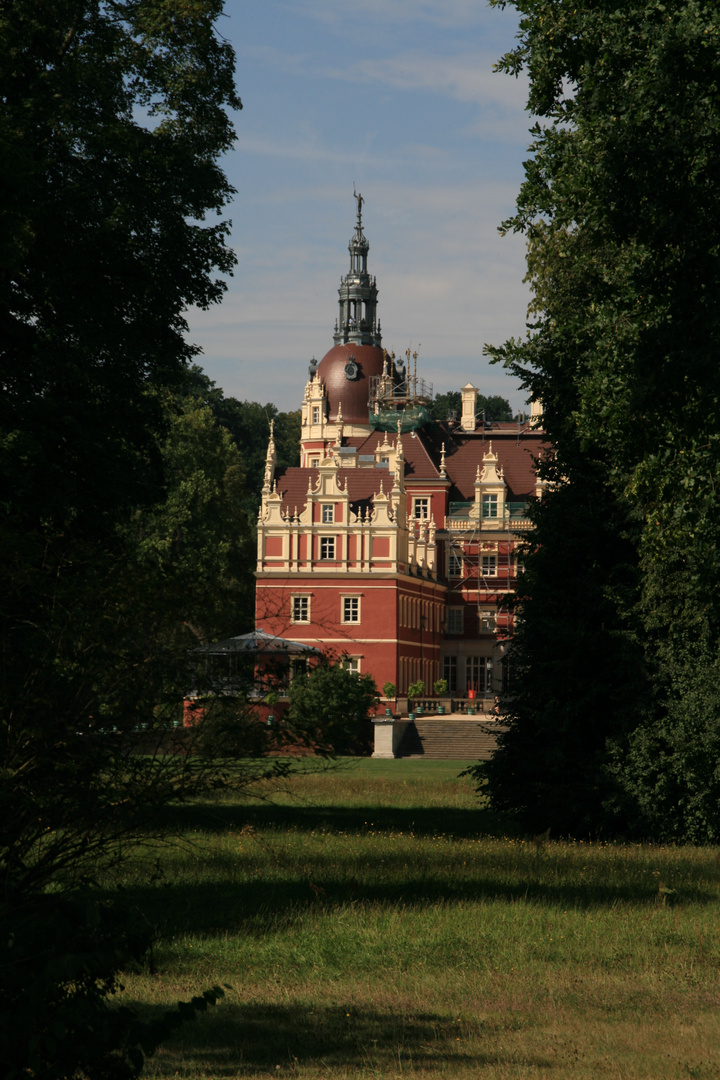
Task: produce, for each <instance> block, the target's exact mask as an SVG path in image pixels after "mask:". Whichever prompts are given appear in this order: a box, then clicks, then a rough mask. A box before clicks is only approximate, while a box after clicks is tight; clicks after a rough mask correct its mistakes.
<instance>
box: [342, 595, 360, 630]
mask: <svg viewBox="0 0 720 1080" xmlns="http://www.w3.org/2000/svg"><path fill="white" fill-rule="evenodd" d="M340 604H341V608H340V622H342V623H351V624H353V625H357V624H358V623H359V622H360V597H359V596H341V597H340ZM348 614H349V615H350V617H349V618H348Z"/></svg>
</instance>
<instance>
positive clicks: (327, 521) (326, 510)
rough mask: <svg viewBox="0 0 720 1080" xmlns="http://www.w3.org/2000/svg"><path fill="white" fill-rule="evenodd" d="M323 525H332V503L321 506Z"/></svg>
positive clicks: (333, 511) (333, 509) (333, 516)
mask: <svg viewBox="0 0 720 1080" xmlns="http://www.w3.org/2000/svg"><path fill="white" fill-rule="evenodd" d="M321 520H322V523H323V525H332V523H333V521H334V520H335V507H334V505H333V504H332V503H323V504H322V517H321Z"/></svg>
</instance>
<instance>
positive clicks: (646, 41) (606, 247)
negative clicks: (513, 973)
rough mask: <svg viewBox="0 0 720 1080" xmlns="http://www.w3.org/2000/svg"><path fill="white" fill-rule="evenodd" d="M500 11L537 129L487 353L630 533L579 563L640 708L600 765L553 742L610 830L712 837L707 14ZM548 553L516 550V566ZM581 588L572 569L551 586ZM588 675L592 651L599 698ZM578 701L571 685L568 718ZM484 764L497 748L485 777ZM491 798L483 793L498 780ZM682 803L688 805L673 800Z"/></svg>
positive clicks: (713, 211)
mask: <svg viewBox="0 0 720 1080" xmlns="http://www.w3.org/2000/svg"><path fill="white" fill-rule="evenodd" d="M513 5H514V6H515V7H517V8H518V10H519V11H520V12H521V15H522V20H521V28H520V34H519V38H520V42H519V45H518V48H517V49H515V50H514V51H513V52H512V53H510V54H508V55H507V56H506V57H504V58H503V59H502V61H501V65H500V66H501V68H502V69H504V70H506V71H508V72H511V73H517V72H518V71H520V70H521V69H522V68H526V70H527V72H528V74H529V77H530V93H529V101H528V105H529V108H530V109H531V111H532V112H534V113H535V114H536V115H537V116H538V117H540V122H539V123H538V124H537V125H536V127H535V128H534V129H533V140H534V141H533V146H532V156H531V158H530V160H529V161H528V162H526V165H525V169H526V179H525V183H524V184H523V186H522V189H521V192H520V195H519V198H518V204H517V214H516V215H515V217H513V218H512V219H510V220H509V221H508V222H506V223H505V228H507V229H513V230H516V231H523V232H524V233H525V234H526V236H527V238H528V278H529V281H530V283H531V285H532V287H533V291H534V303H533V311H534V315H535V317H536V321H535V322H534V323H533V324H532V326H531V333H530V335H529V337H528V338H527V339H526V340H524V341H522V342H516V341H513V342H509V343H507V344H506V346H505V347H504V348H503V349H502V350H497V351H495V350H491V351H494V352H495V355H496V356H497V357H498V358H500V359H502V360H504V362H505V363H506V364H508V366H509V367H511V369H512V370H513V371H514V372H515V373H516V374H517V375H519V376H520V377H521V378H522V380H523V383H524V385H525V386H526V387H527V388H528V390H530V391H531V393H532V394H533V396H535V397H537V398H539V399H540V400H541V401H542V405H543V409H544V416H545V427H546V429H547V431H548V435H549V439H550V441H551V442H552V443H553V445H554V446H555V447H556V448H557V451H558V454H559V460H560V462H561V464H562V478H563V483H564V484H565V485H566V486H567V487H568V488H569V489H570V494H569V495H567V496H565V498H569V499H571V501H572V502H573V505H576V506H578V507H580V506H582V505H583V500H584V498H585V496H586V482H587V477H588V474H590V475H593V476H595V477H596V482H595V484H594V485H593V488H592V490H594V491H595V493H596V497H597V499H598V500H599V502H598V504H599V505H601V506H603V507H605V512H606V514H607V521H608V522H612V523H619V527H620V529H621V531H622V535H623V536H625V537H626V538H627V540H628V542H629V543H630V544H631V545H632V547H633V549H634V555H633V556H631V557H628V555H627V551H625V552H624V553H622V552H619V551H617V550H613V549H612V545H611V550H610V552H609V553H608V555H603V558H602V559H599V560H597V561H596V563H595V567H596V570H597V572H598V575H599V577H598V582H599V583H601V584H602V586H603V587H602V589H601V590H600V595H601V596H602V599H603V604H602V605H599V606H597V608H596V611H595V613H594V620H595V623H596V625H597V627H598V639H597V640H598V646H599V647H600V648H602V630H601V628H605V627H609V628H610V632H611V633H612V635H613V638H614V639H616V640H617V639H620V638H622V639H624V640H625V641H626V642H627V643H628V646H627V647H628V648H629V649H630V651H631V654H634V652H635V651H636V650H637V649H638V648H639V647H640V646H641V647H642V652H643V656H642V662H640V663H638V666H637V670H638V676H637V680H636V684H635V685H634V686H632V687H630V688H629V689H628V690H627V696H628V699H629V700H632V701H634V702H635V703H636V705H637V712H636V714H635V715H634V716H632V715H628V714H627V713H625V714H624V715H620V716H619V717H617V718H616V717H612V718H611V717H608V722H607V734H608V736H612V739H613V745H615V747H616V749H615V751H614V755H615V756H614V757H613V762H614V765H613V767H612V769H611V770H610V772H609V773H608V772H607V771H606V770H607V768H608V766H609V764H610V762H609V758H608V755H607V753H606V752H601V753H600V755H599V757H598V752H597V743H596V742H595V741H594V740H593V739H589V740H588V742H587V745H586V744H585V743H584V742H583V740H582V739H580V740H579V741H577V740H576V741H575V742H568V743H567V750H568V753H567V755H566V757H567V760H568V762H569V761H570V759H571V757H572V758H574V761H575V771H576V772H577V771H579V772H580V774H584V775H586V776H587V775H589V774H592V773H594V772H595V771H596V770H597V771H598V772H600V773H602V774H603V776H604V777H607V776H611V777H612V782H613V783H614V784H615V785H616V790H615V792H614V793H610V792H608V795H607V807H608V810H609V811H612V813H613V814H617V817H616V819H615V820H616V821H617V822H618V827H619V822H620V820H621V819H623V818H624V819H625V821H626V826H627V828H633V829H634V830H637V831H639V832H641V833H645V834H647V835H653V836H661V835H662V836H667V835H669V834H670V832H672V830H670V831H669V827H668V826H667V825H664V824H663V820H666V819H667V817H668V815H670V814H671V813H672V817H673V818H674V820H675V822H676V823H677V830H676V831H674V832H672V835H673V836H674V837H676V838H678V839H679V838H681V837H682V836H687V837H691V838H693V839H695V838H698V837H699V836H705V837H707V836H714V835H717V833H718V831H720V808H719V807H718V804H717V800H714V796H712V795H711V794H710V793H711V792H713V791H714V787H713V782H712V780H711V778H710V776H709V774H708V773H707V772H705V773H704V774H703V773H702V771H701V770H698V769H697V767H696V764H695V760H694V757H693V752H692V751H691V746H692V745H693V744H696V745H698V744H699V745H708V746H712V745H713V742H714V739H715V734H714V732H715V726H716V720H715V716H716V707H715V705H714V703H713V702H714V698H713V694H712V692H711V688H712V685H713V680H714V679H715V670H716V669H715V664H716V659H715V658H716V656H717V651H718V636H719V633H720V610H719V608H718V597H720V587H719V586H720V574H719V570H720V564H719V563H718V555H717V547H718V545H717V536H718V522H719V521H720V501H719V500H720V487H719V486H718V483H717V480H718V477H719V476H720V440H719V439H718V435H717V414H718V404H719V403H720V365H718V363H717V355H718V353H719V352H720V312H719V311H718V307H717V304H716V303H715V300H714V297H715V296H716V295H717V293H718V289H719V288H720V258H719V255H720V237H719V236H718V231H717V228H716V224H715V223H716V221H717V218H718V213H717V210H718V204H719V203H720V181H719V179H718V178H719V177H720V94H719V92H718V86H719V85H720V23H719V22H718V18H717V16H718V11H717V8H716V5H714V4H698V3H696V2H695V0H683V2H679V3H676V4H673V5H667V4H664V3H660V2H659V0H643V2H630V3H628V2H623V3H619V2H614V3H609V4H602V5H596V4H592V5H589V6H588V5H572V4H569V3H568V4H566V3H557V2H556V0H532V2H530V3H525V2H520V0H518V2H515V0H513ZM500 6H505V5H504V3H503V4H501V5H500ZM598 485H599V490H598ZM555 498H557V494H553V495H551V496H550V499H555ZM623 523H629V524H623ZM546 528H547V522H546V521H545V520H544V519H542V518H538V525H537V530H536V532H535V536H534V540H535V542H536V543H537V544H538V545H541V546H542V547H543V548H544V547H545V546H546V545H547V546H548V547H549V548H550V549H551V550H552V551H554V552H556V553H557V554H558V557H560V555H561V550H562V548H561V544H560V543H559V542H558V540H557V537H555V536H554V535H553V531H552V530H550V532H549V533H548V532H547V531H546ZM576 536H582V531H579V532H578V531H577V530H576V523H575V522H574V521H573V519H572V518H571V520H570V525H569V531H568V536H567V542H568V543H569V544H570V546H571V547H572V545H573V544H574V542H575V540H574V537H576ZM590 551H592V547H591V548H590ZM589 553H590V552H589ZM544 558H545V556H544V555H542V554H540V552H538V554H537V555H530V556H529V558H528V560H527V567H528V571H529V572H532V573H533V574H534V567H535V566H539V565H540V564H541V562H542V560H543V559H544ZM616 560H618V562H616ZM628 565H629V566H634V567H637V570H638V573H637V576H636V578H635V581H634V582H629V584H628V588H627V589H625V590H624V591H623V593H622V595H621V596H617V595H616V594H615V586H614V580H615V578H616V577H617V574H618V572H619V573H620V574H621V576H624V569H623V567H625V566H628ZM536 579H537V575H536V577H535V578H534V579H533V580H536ZM577 586H578V583H577V582H575V581H573V580H572V579H570V582H569V585H568V587H569V588H571V589H573V588H574V589H577ZM538 587H539V586H538ZM576 595H577V594H576ZM590 600H591V602H592V603H596V600H595V599H594V598H593V593H592V591H591V593H590ZM608 604H609V606H610V609H611V611H610V614H609V613H608ZM551 610H552V609H551V608H550V609H549V614H548V620H547V624H546V625H543V619H542V616H539V617H538V620H537V625H536V627H535V631H534V636H530V632H529V631H528V634H527V635H525V636H521V637H520V639H519V640H518V645H517V650H518V658H517V659H516V668H519V669H520V672H521V673H522V674H521V675H520V679H519V682H518V681H516V684H515V686H516V692H517V694H518V702H519V704H518V706H517V709H516V710H515V711H516V718H515V724H516V726H517V728H518V730H519V729H520V727H522V726H525V725H528V728H527V730H528V741H527V742H526V744H525V752H526V753H532V752H533V747H535V748H536V749H538V751H539V744H538V743H537V741H533V739H531V738H530V732H531V731H532V729H533V723H534V721H533V715H534V714H533V709H532V708H530V707H529V706H528V705H527V700H528V699H527V698H526V697H525V698H524V697H523V693H524V690H523V687H529V686H530V685H531V683H532V684H533V685H534V688H535V692H536V694H537V695H538V696H540V697H542V698H544V699H547V700H549V701H553V700H556V699H560V698H562V695H563V693H564V691H563V687H562V682H563V680H564V674H563V666H562V665H557V666H555V667H553V666H549V667H547V666H546V667H545V668H544V670H545V672H546V675H545V678H544V680H543V678H541V676H540V675H539V674H534V675H532V676H531V675H530V674H528V673H529V672H530V671H531V670H532V668H533V666H534V665H536V664H537V665H542V663H543V658H544V657H545V652H546V650H545V646H544V637H545V636H548V637H549V636H550V634H551V633H552V632H554V630H553V626H552V620H551V617H550V614H551ZM589 621H590V623H592V619H590V618H589ZM570 655H571V656H572V652H571V653H570ZM605 677H606V673H602V678H601V673H600V670H599V668H598V666H597V665H590V666H589V669H588V673H587V681H588V684H595V687H596V693H597V695H598V696H600V695H601V694H602V688H603V684H604V680H605ZM609 677H610V678H612V679H613V680H614V678H615V676H614V674H612V675H610V676H609ZM533 680H534V682H533ZM570 682H571V684H572V683H573V682H574V680H573V678H572V677H571V678H570ZM621 685H623V686H625V685H626V684H625V683H624V682H621ZM698 687H700V688H703V689H702V690H697V689H696V688H698ZM586 696H587V695H585V696H580V697H578V699H577V700H578V707H577V709H576V718H575V723H576V727H577V729H578V730H579V731H582V730H584V728H585V725H586V717H585V715H584V707H581V705H580V702H582V701H585V699H586ZM521 701H524V702H525V704H524V705H522V706H521V704H520V702H521ZM618 723H619V725H620V727H622V726H623V725H625V732H624V734H621V732H620V727H619V726H618ZM676 731H677V737H675V735H674V734H673V733H674V732H676ZM682 731H685V733H686V734H685V735H683V734H681V732H682ZM690 731H692V732H693V736H692V739H691V738H689V737H688V733H689V732H690ZM563 741H565V736H564V735H563ZM585 750H586V751H587V753H586V758H585V766H586V767H585V766H584V765H583V758H582V756H583V754H584V753H585ZM508 753H509V751H508ZM578 755H580V756H579V757H578ZM506 760H508V761H509V758H507V759H506ZM620 760H622V761H623V765H622V767H620V766H619V765H618V764H617V763H618V762H619V761H620ZM499 770H500V764H499V763H498V765H497V770H496V772H495V778H496V783H497V785H500V783H501V780H500V777H501V773H500V771H499ZM666 774H667V785H665V782H664V781H662V782H661V778H662V777H663V776H665V775H666ZM703 776H704V780H703V779H701V777H703ZM670 778H672V780H671V779H670ZM568 782H570V781H569V780H568ZM600 782H601V784H604V783H605V779H603V780H601V781H600ZM704 783H705V784H706V785H707V787H706V795H707V797H704V796H703V794H702V787H703V784H704ZM652 793H655V794H652ZM494 794H495V797H496V798H500V797H501V792H500V789H499V786H498V787H497V789H496V791H495V792H494ZM673 803H674V810H672V806H671V804H673ZM506 805H509V802H506ZM661 805H662V807H663V810H662V811H659V810H658V809H657V807H659V806H661ZM690 805H692V806H693V807H694V810H693V812H692V814H690V813H689V812H687V813H686V811H685V810H684V809H682V808H683V807H684V808H687V807H689V806H690ZM700 805H702V810H698V807H699V806H700ZM654 806H655V807H656V808H655V809H654V808H653V807H654ZM548 809H549V807H548ZM698 815H699V817H700V818H702V819H703V823H702V825H699V824H698V820H699V818H698ZM581 817H582V815H581Z"/></svg>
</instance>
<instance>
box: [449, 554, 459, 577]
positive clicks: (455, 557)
mask: <svg viewBox="0 0 720 1080" xmlns="http://www.w3.org/2000/svg"><path fill="white" fill-rule="evenodd" d="M462 576H463V557H462V553H461V552H459V551H453V550H452V548H451V549H450V551H448V577H462Z"/></svg>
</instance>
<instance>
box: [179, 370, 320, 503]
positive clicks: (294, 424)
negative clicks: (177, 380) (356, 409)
mask: <svg viewBox="0 0 720 1080" xmlns="http://www.w3.org/2000/svg"><path fill="white" fill-rule="evenodd" d="M188 386H189V387H190V388H191V391H192V392H193V393H200V394H201V396H202V398H203V400H204V401H205V402H206V403H207V405H208V406H209V407H210V408H211V409H212V412H213V415H214V416H215V419H216V420H217V421H218V422H219V423H220V424H222V426H223V427H224V428H226V430H227V431H229V432H230V434H231V435H232V437H233V439H234V441H235V445H236V446H237V448H238V450H239V451H240V456H241V459H242V464H243V468H244V470H245V486H246V496H245V499H244V501H243V504H242V505H243V509H244V510H245V512H246V513H247V515H248V518H249V519H250V520H251V521H254V520H255V518H256V516H257V512H258V509H259V507H260V499H261V492H262V485H263V480H264V476H265V460H266V456H267V448H268V442H269V441H270V421H271V420H274V421H275V426H274V438H275V452H276V454H277V467H278V468H286V467H288V466H292V465H299V464H300V410H299V409H298V410H296V411H294V412H289V413H283V412H279V411H278V409H277V407H276V406H275V405H272V404H270V403H269V402H268V404H267V405H260V404H259V403H258V402H256V401H238V399H237V398H233V397H225V396H224V394H223V392H222V390H220V389H218V388H217V387H216V386H215V383H214V382H213V381H212V380H211V379H209V378H208V376H207V375H206V374H205V373H204V371H202V369H201V368H199V367H198V366H197V365H195V364H194V365H193V366H192V367H191V369H190V371H189V372H188Z"/></svg>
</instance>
